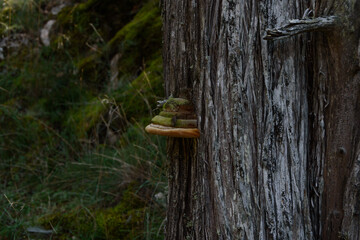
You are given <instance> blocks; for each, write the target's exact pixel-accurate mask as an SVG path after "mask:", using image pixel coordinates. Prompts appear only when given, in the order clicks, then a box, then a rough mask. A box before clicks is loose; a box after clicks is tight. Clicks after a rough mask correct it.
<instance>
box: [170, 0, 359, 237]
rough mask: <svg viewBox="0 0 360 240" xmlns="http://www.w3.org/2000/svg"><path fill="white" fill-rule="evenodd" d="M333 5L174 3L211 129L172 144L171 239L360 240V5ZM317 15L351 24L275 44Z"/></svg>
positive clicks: (177, 71)
mask: <svg viewBox="0 0 360 240" xmlns="http://www.w3.org/2000/svg"><path fill="white" fill-rule="evenodd" d="M333 2H334V1H324V0H323V1H321V2H320V1H318V2H311V1H305V0H302V1H301V0H297V1H288V0H283V1H267V0H265V1H257V0H248V1H246V0H239V1H234V0H206V1H204V0H202V1H198V0H177V1H173V0H164V2H163V16H164V70H165V71H164V77H165V84H166V86H165V88H166V92H167V94H168V95H170V94H173V96H178V95H179V94H180V91H181V89H183V88H190V89H191V90H192V94H191V99H190V100H191V101H192V102H193V104H194V107H195V109H196V113H197V115H198V127H199V129H200V131H201V137H200V138H199V139H198V140H197V141H195V140H189V139H173V138H169V140H168V158H169V209H168V219H167V228H166V239H169V240H170V239H171V240H173V239H200V240H203V239H337V238H338V237H341V236H343V237H348V238H349V239H360V235H359V224H360V223H359V214H360V200H359V199H360V141H359V139H360V107H359V105H360V88H359V85H360V77H359V76H360V75H359V69H360V67H359V66H360V64H359V59H360V56H359V55H360V53H359V52H360V50H358V49H360V46H359V47H358V44H359V39H360V36H359V34H360V30H359V26H360V23H359V17H358V12H359V11H360V6H359V5H360V1H355V0H353V1H351V0H347V1H343V2H342V4H340V3H333ZM335 2H336V1H335ZM307 8H312V9H313V11H314V17H318V16H323V17H326V16H330V15H331V16H338V17H339V23H337V24H338V26H341V27H337V28H333V29H326V30H327V31H325V32H321V29H320V27H319V28H316V30H319V31H320V32H316V33H302V34H299V35H297V36H293V37H288V38H283V39H280V40H276V39H274V40H272V39H270V40H269V39H267V40H265V39H264V36H265V35H266V34H265V33H266V30H267V29H269V28H271V29H276V28H278V27H281V26H284V25H286V24H287V23H288V22H289V20H291V19H301V18H302V17H303V14H304V12H305V10H306V9H307ZM305 24H308V23H307V22H306V23H305ZM329 26H332V23H331V24H330V25H329V24H328V25H326V27H329ZM300 27H301V26H300ZM283 29H285V28H281V30H283ZM307 29H310V30H309V31H313V30H314V28H313V27H311V28H307ZM300 32H301V31H300ZM273 33H274V31H273ZM275 33H277V32H276V31H275ZM297 33H298V32H296V34H297ZM290 35H291V34H290ZM270 38H271V37H270Z"/></svg>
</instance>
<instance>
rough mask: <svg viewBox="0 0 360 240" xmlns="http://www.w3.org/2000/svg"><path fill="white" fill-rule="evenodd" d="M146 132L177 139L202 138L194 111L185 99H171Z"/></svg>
mask: <svg viewBox="0 0 360 240" xmlns="http://www.w3.org/2000/svg"><path fill="white" fill-rule="evenodd" d="M145 131H146V132H148V133H150V134H156V135H161V136H168V137H177V138H198V137H200V131H199V129H197V120H196V115H195V113H194V109H193V107H192V106H191V103H190V101H189V100H187V99H184V98H169V99H168V100H167V101H166V102H165V103H164V105H163V111H161V112H160V113H159V115H156V116H155V117H154V118H153V119H152V120H151V124H149V125H148V126H147V127H146V128H145Z"/></svg>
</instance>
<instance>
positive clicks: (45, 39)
mask: <svg viewBox="0 0 360 240" xmlns="http://www.w3.org/2000/svg"><path fill="white" fill-rule="evenodd" d="M55 23H56V21H55V20H53V19H52V20H49V21H48V22H47V23H46V24H45V26H44V27H43V29H41V32H40V38H41V41H42V43H43V44H44V45H45V46H50V38H49V35H50V31H51V28H52V27H53V25H54V24H55Z"/></svg>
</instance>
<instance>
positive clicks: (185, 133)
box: [145, 123, 200, 138]
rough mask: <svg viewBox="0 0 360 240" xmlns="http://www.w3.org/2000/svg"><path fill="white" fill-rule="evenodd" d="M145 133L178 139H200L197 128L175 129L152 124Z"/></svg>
mask: <svg viewBox="0 0 360 240" xmlns="http://www.w3.org/2000/svg"><path fill="white" fill-rule="evenodd" d="M145 131H146V132H148V133H150V134H155V135H161V136H168V137H178V138H198V137H200V131H199V129H197V128H176V127H175V128H174V127H167V126H162V125H158V124H154V123H151V124H149V125H148V126H146V128H145Z"/></svg>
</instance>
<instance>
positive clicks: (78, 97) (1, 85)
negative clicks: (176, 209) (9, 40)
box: [0, 0, 167, 239]
mask: <svg viewBox="0 0 360 240" xmlns="http://www.w3.org/2000/svg"><path fill="white" fill-rule="evenodd" d="M77 2H78V1H74V4H73V5H71V6H68V7H66V8H64V9H63V10H62V12H61V13H60V14H59V15H58V16H57V20H58V22H57V24H56V25H55V29H54V31H53V32H52V35H51V38H52V42H51V45H50V46H49V47H45V46H42V45H41V43H40V42H39V39H38V34H39V31H40V29H41V27H42V26H44V24H45V23H46V21H47V18H48V15H46V14H45V11H48V10H49V7H48V6H49V5H48V4H49V3H50V1H45V0H29V1H20V0H7V1H5V0H0V4H1V6H3V8H1V9H0V36H1V37H15V38H16V40H14V41H20V43H21V44H20V47H19V48H11V49H5V51H4V53H5V59H4V60H2V61H1V60H0V160H1V161H0V176H1V178H0V226H1V227H0V239H163V226H164V219H165V207H166V193H167V183H166V181H167V180H166V169H165V166H166V164H165V160H166V156H165V154H164V153H165V139H164V138H162V137H156V136H149V135H147V134H146V133H145V132H144V130H143V129H144V127H145V125H146V124H147V123H149V121H150V119H151V117H152V115H153V109H155V105H156V101H157V100H159V99H160V98H161V97H162V95H163V79H162V59H161V51H160V48H161V18H160V11H159V8H158V7H159V6H158V3H159V2H158V1H157V0H147V1H145V0H144V1H141V0H138V1H128V0H123V1H119V2H117V3H116V4H114V2H112V1H110V0H107V1H100V0H88V1H82V3H77ZM0 39H1V38H0ZM24 40H25V41H24ZM94 49H96V51H94ZM144 53H146V54H144ZM115 54H119V55H120V56H121V57H120V59H119V62H118V64H117V68H118V70H119V77H118V78H119V79H118V82H117V84H115V85H114V84H113V83H110V66H109V65H110V61H111V59H112V58H113V57H114V56H115ZM110 85H111V87H109V86H110ZM28 227H41V228H44V229H47V230H53V231H54V234H52V235H51V236H46V235H43V236H41V235H33V234H30V233H28V232H27V228H28Z"/></svg>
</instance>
